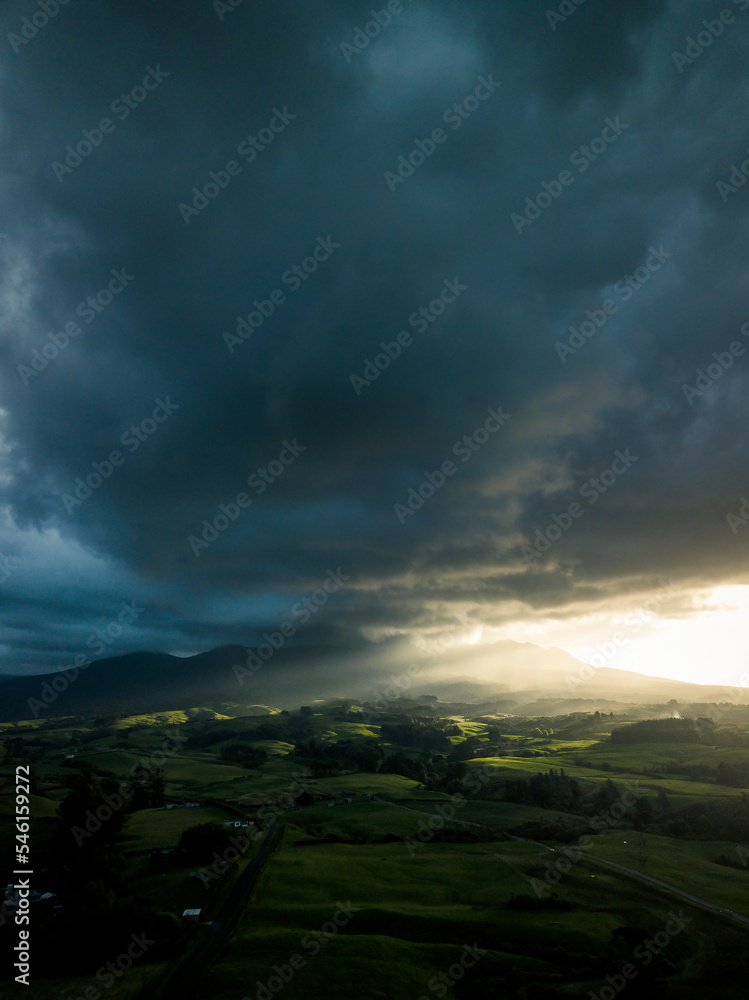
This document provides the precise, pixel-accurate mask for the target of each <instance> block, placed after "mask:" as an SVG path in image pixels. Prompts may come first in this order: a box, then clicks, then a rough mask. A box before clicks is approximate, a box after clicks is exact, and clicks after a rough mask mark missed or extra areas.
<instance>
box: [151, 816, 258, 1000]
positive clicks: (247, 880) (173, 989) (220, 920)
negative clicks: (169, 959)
mask: <svg viewBox="0 0 749 1000" xmlns="http://www.w3.org/2000/svg"><path fill="white" fill-rule="evenodd" d="M275 832H276V824H275V823H271V825H270V826H269V827H268V831H267V833H266V834H265V836H264V837H263V840H262V842H261V844H260V847H259V849H258V852H257V854H256V855H255V857H254V858H253V859H252V861H250V863H249V864H248V865H247V867H246V868H245V870H244V871H243V872H242V874H241V875H240V876H239V878H238V879H237V881H236V883H235V884H234V886H233V887H232V889H231V892H230V893H229V895H228V896H227V898H226V900H225V902H224V904H223V906H222V907H221V909H220V910H219V912H218V913H217V914H216V916H215V917H214V919H213V920H212V921H211V922H210V923H208V924H206V925H205V926H206V927H207V930H206V933H205V934H204V935H203V939H202V940H201V941H199V942H198V944H197V945H196V946H195V947H194V948H193V950H192V951H191V952H190V953H189V954H188V955H186V956H185V958H184V960H183V962H182V964H181V965H180V967H179V968H178V969H177V970H176V972H175V974H174V975H173V976H172V978H171V979H170V980H169V982H168V983H167V984H166V987H165V988H164V992H163V1000H186V998H189V997H193V996H195V990H196V988H197V985H198V983H199V981H200V978H201V975H202V971H203V969H204V968H205V963H206V958H207V954H208V952H209V950H210V949H211V948H213V947H214V946H215V945H216V943H217V942H218V940H219V938H220V936H221V934H222V932H223V931H224V930H225V929H226V927H227V926H228V925H229V924H230V923H231V921H232V920H233V918H234V917H235V916H237V914H238V913H239V912H240V909H241V907H242V906H243V905H244V903H245V902H246V900H247V898H248V897H249V895H250V893H251V892H252V890H253V888H254V886H255V883H256V882H257V880H258V878H259V876H260V872H261V871H262V869H263V866H264V865H265V863H266V861H267V860H268V858H269V856H270V855H269V851H270V844H271V841H272V840H273V836H274V834H275Z"/></svg>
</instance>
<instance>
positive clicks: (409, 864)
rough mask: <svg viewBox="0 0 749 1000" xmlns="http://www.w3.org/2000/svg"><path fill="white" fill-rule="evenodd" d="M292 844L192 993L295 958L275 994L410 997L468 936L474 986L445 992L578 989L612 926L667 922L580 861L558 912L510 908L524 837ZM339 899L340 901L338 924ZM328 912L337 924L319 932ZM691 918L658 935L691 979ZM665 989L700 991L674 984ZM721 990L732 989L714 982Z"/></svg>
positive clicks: (269, 973) (260, 980) (636, 894)
mask: <svg viewBox="0 0 749 1000" xmlns="http://www.w3.org/2000/svg"><path fill="white" fill-rule="evenodd" d="M303 843H304V841H303V838H301V836H300V835H299V834H294V833H292V834H291V835H290V836H289V837H288V838H287V841H286V843H285V845H284V847H283V849H282V850H281V852H280V853H279V854H278V855H276V857H274V859H273V861H272V862H271V864H270V866H269V869H268V871H267V873H266V876H265V877H264V879H263V881H262V883H261V887H260V890H259V892H258V894H257V896H256V899H255V901H254V903H253V905H252V906H251V908H250V910H249V911H248V913H247V916H246V918H245V920H244V921H243V923H242V924H241V925H240V927H239V929H238V930H237V932H236V934H235V936H234V938H233V939H232V941H231V942H230V943H229V944H228V945H226V946H225V947H224V949H223V950H222V953H221V955H220V958H219V961H218V963H217V964H216V966H215V967H214V968H213V969H212V971H211V974H210V984H209V985H207V986H206V991H205V992H202V993H201V994H200V995H201V996H205V997H208V996H210V997H211V998H212V1000H213V998H215V1000H236V998H237V997H249V998H255V997H256V996H262V993H258V990H259V988H260V986H261V985H266V988H267V985H268V984H271V985H272V983H273V982H274V980H272V978H271V977H273V976H274V975H275V974H276V972H277V970H278V969H279V968H280V969H281V970H284V969H286V971H287V974H288V968H290V966H289V962H290V959H291V957H292V956H294V955H299V956H301V958H302V960H303V962H304V965H303V966H302V967H301V968H300V969H299V970H298V971H297V972H296V974H295V975H294V976H293V978H291V980H290V982H288V984H287V985H286V986H285V987H284V992H283V996H284V998H285V1000H286V998H287V1000H301V998H305V1000H306V998H308V997H309V996H321V995H325V996H328V997H349V996H351V995H352V994H351V991H352V989H354V990H355V993H356V996H357V998H361V1000H375V998H377V1000H380V998H382V1000H384V998H386V997H387V998H390V1000H416V998H418V997H420V996H425V995H426V996H433V995H434V993H433V992H432V991H431V989H430V985H429V984H430V980H432V979H433V977H434V976H437V975H438V974H439V972H440V971H445V972H446V971H447V970H448V969H449V967H450V966H451V965H454V963H455V962H456V961H457V960H459V958H460V956H461V955H462V954H464V945H466V944H468V945H471V946H473V945H474V943H475V944H477V945H478V947H479V948H480V949H484V950H485V954H483V955H482V956H481V957H480V960H479V961H478V963H477V966H476V969H475V972H474V973H473V974H472V982H469V981H468V976H466V979H465V980H464V982H463V983H461V986H462V987H463V990H464V992H460V993H459V994H458V993H455V992H452V991H450V990H448V991H447V992H446V993H445V994H444V995H446V996H448V997H449V996H458V995H460V996H462V997H473V996H478V995H479V993H478V991H479V990H481V989H483V988H485V987H486V986H487V984H497V985H499V984H500V983H503V984H507V986H508V987H509V986H512V989H513V990H514V992H513V991H512V990H511V991H510V992H509V993H507V994H505V995H507V996H519V995H520V990H521V989H522V988H523V985H524V984H525V983H530V982H535V983H546V984H547V985H548V986H549V987H552V986H555V987H563V993H558V994H557V993H555V994H554V995H558V996H561V995H565V996H581V995H585V991H587V990H589V989H599V988H600V987H601V986H603V985H605V980H604V975H605V974H606V972H609V971H618V970H617V969H616V968H613V969H612V967H611V964H610V959H609V958H608V948H609V944H610V940H611V935H612V931H613V930H614V929H615V928H616V927H618V926H621V925H627V926H632V927H636V928H642V930H643V933H656V932H657V931H658V930H659V929H660V928H662V927H663V926H665V925H666V924H667V922H668V920H669V907H668V904H667V903H666V904H664V903H663V902H662V901H661V900H659V899H656V898H654V897H650V896H648V895H647V894H646V893H643V892H642V891H641V890H640V889H639V888H638V887H633V886H628V885H627V884H626V883H622V882H621V881H617V880H615V879H613V878H609V877H607V876H606V875H605V874H604V875H600V876H596V877H591V874H590V872H589V871H586V870H585V866H582V865H581V866H579V867H578V868H577V869H575V870H573V871H572V872H571V873H570V874H569V875H568V876H567V877H566V878H565V881H564V884H563V885H562V886H561V887H560V888H559V890H558V892H559V895H560V896H561V897H563V898H565V899H566V900H567V901H568V903H569V905H570V909H569V910H566V911H559V910H554V909H549V910H516V909H508V908H507V907H506V903H507V901H508V900H509V898H510V896H511V895H513V894H515V893H527V892H529V889H530V878H531V877H532V873H533V872H534V871H536V869H537V868H538V867H539V865H540V864H541V862H542V860H544V859H543V858H542V856H541V854H540V852H539V851H538V850H537V849H536V848H533V847H532V846H529V845H525V844H517V843H515V844H501V845H497V844H491V845H486V844H470V845H434V844H429V845H425V846H424V848H423V850H422V851H420V852H418V853H417V854H416V855H415V856H414V857H409V856H408V854H407V853H405V852H404V851H403V850H402V848H401V845H396V844H386V845H362V846H347V845H314V846H307V847H304V846H302V845H303ZM339 904H343V905H344V907H349V914H350V915H349V917H348V919H344V917H342V916H340V914H341V910H340V907H339ZM336 913H338V914H339V920H340V922H341V923H342V926H341V927H340V929H339V930H337V932H336V933H335V934H333V933H332V932H331V934H330V936H329V937H326V935H325V929H327V930H329V931H332V928H333V927H334V924H331V923H330V921H331V920H332V918H333V917H334V916H335V915H336ZM702 921H703V918H702V917H701V916H700V915H695V916H694V918H693V922H692V924H690V925H689V927H690V929H689V932H684V934H683V937H681V938H678V937H674V939H673V941H672V942H671V943H670V944H669V957H670V958H671V959H672V961H674V962H677V963H679V964H680V965H683V966H684V967H685V969H689V971H690V974H692V975H693V976H694V975H700V974H701V973H700V970H701V969H702V965H701V962H704V960H705V959H706V958H707V954H708V952H709V951H710V948H711V947H712V945H710V946H706V945H704V944H701V943H700V941H701V937H702V936H703V932H704V927H705V926H707V925H705V924H704V923H703V922H702ZM692 927H694V931H693V930H692ZM321 931H322V936H321V937H319V938H316V937H315V934H314V932H321ZM726 935H727V938H728V939H730V941H731V942H732V943H734V945H735V943H736V942H737V941H738V940H739V939H740V936H739V935H735V932H733V931H731V930H727V931H726ZM322 942H324V943H322ZM695 955H696V956H697V959H695ZM690 963H691V968H690ZM297 964H299V963H298V961H297ZM591 964H592V965H594V966H595V965H598V967H599V968H600V976H598V977H597V978H595V979H591V978H590V977H589V975H588V974H587V973H584V974H583V975H584V976H588V977H587V978H579V968H590V966H591ZM729 971H730V970H729ZM499 995H502V994H499ZM549 995H551V994H549ZM663 995H664V996H665V994H663ZM668 995H669V996H671V995H672V994H668ZM677 995H679V996H681V997H684V998H689V1000H691V998H693V997H694V998H696V997H698V996H702V995H703V994H701V993H699V992H697V991H691V990H690V989H689V987H688V986H686V985H684V986H683V987H682V986H680V992H679V993H678V994H677V993H674V994H673V996H677ZM720 995H721V996H722V997H729V998H731V1000H733V998H738V997H739V996H741V995H742V994H741V991H740V989H738V990H734V991H731V990H730V989H726V990H725V991H724V992H721V994H720Z"/></svg>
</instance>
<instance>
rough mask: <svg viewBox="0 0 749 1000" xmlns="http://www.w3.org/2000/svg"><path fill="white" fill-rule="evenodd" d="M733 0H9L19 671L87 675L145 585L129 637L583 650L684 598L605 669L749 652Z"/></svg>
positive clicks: (8, 204)
mask: <svg viewBox="0 0 749 1000" xmlns="http://www.w3.org/2000/svg"><path fill="white" fill-rule="evenodd" d="M724 2H725V6H722V5H721V3H707V2H705V3H703V2H701V0H694V2H691V3H689V4H683V3H678V2H671V3H668V2H665V0H616V2H615V0H605V2H604V0H587V2H583V3H582V4H581V5H580V6H579V7H575V6H574V4H572V3H566V4H565V3H563V4H561V8H560V7H556V6H554V7H549V6H547V3H546V2H540V0H516V2H510V0H496V2H492V3H485V2H479V0H475V2H473V3H464V2H461V3H458V2H454V0H404V2H403V4H402V5H401V4H399V3H397V2H392V3H391V4H390V7H389V9H388V6H387V4H386V3H385V2H384V0H379V2H378V3H377V4H375V5H374V6H372V4H368V3H363V2H362V3H360V2H352V0H335V2H332V0H272V2H271V0H246V2H239V3H238V2H237V0H233V4H234V6H231V5H229V4H228V3H227V4H223V3H221V2H217V3H216V4H213V3H211V2H210V0H184V2H181V3H180V4H138V3H135V4H127V5H124V6H123V5H122V4H115V3H112V2H108V0H95V2H89V0H70V2H69V3H67V4H63V5H62V6H61V7H60V9H59V11H58V12H57V13H55V8H56V7H57V6H58V5H57V3H54V2H51V0H50V2H48V3H47V4H46V8H47V11H48V13H47V14H45V13H44V10H43V9H44V5H43V4H39V3H32V2H30V0H12V2H7V3H6V4H5V6H4V8H3V12H2V15H1V17H2V25H1V27H2V36H3V39H4V44H3V47H2V54H1V55H0V130H1V138H2V143H1V144H0V171H1V173H0V185H1V190H2V200H3V211H2V217H1V218H0V230H1V231H2V235H1V236H0V280H1V281H2V290H1V299H0V322H1V330H0V352H1V354H0V380H1V384H0V407H1V408H2V410H1V412H0V416H1V417H2V423H1V424H0V446H1V451H0V461H1V464H0V483H1V484H2V492H3V497H4V500H3V504H4V506H3V513H2V519H1V520H0V553H1V555H2V559H1V560H0V576H1V577H2V579H1V580H0V601H1V602H2V614H1V621H2V636H1V641H2V646H1V647H0V670H3V671H6V672H16V673H21V672H27V671H28V672H40V671H42V670H50V669H56V668H61V667H64V666H67V665H68V664H69V663H70V662H71V661H72V659H73V657H74V656H75V654H77V653H80V652H81V651H82V650H83V651H85V650H86V648H87V641H88V639H89V637H90V636H91V634H92V630H93V629H95V628H99V629H102V628H106V627H107V625H108V623H111V622H115V621H116V620H117V616H118V614H119V613H120V610H121V607H122V602H126V603H129V602H135V604H136V607H137V608H138V609H142V610H138V613H137V617H135V618H134V619H133V620H132V621H130V623H129V624H127V625H126V626H125V627H124V630H123V631H122V633H121V634H120V635H118V636H117V637H116V638H113V640H112V644H111V646H109V647H108V649H110V650H111V652H112V653H120V652H126V651H131V650H135V649H153V650H161V651H166V652H173V653H179V654H183V655H184V654H188V653H194V652H197V651H200V650H203V649H208V648H212V647H214V646H218V645H222V644H227V643H235V642H236V643H242V644H252V643H255V642H257V641H260V639H261V636H262V632H263V631H264V630H265V629H267V628H271V629H273V628H278V627H279V624H280V623H281V622H282V621H284V620H286V619H288V620H290V621H294V622H295V623H296V624H297V625H299V626H300V627H299V628H298V629H297V633H296V635H295V637H294V640H295V641H305V640H306V641H311V640H312V639H313V638H315V637H318V636H319V637H322V636H324V637H326V638H327V639H331V638H332V639H333V640H334V641H341V642H346V641H351V640H352V639H355V638H357V637H361V636H364V637H365V638H367V639H377V638H380V637H382V636H384V635H391V634H394V633H402V634H404V635H407V636H410V637H412V638H414V639H417V640H426V639H434V638H437V637H439V635H440V634H442V633H443V632H445V633H450V634H452V635H455V634H459V635H461V634H462V635H464V638H465V640H466V641H471V642H478V641H488V640H491V639H493V638H502V637H510V638H515V639H524V640H530V641H533V642H539V643H540V644H541V645H553V644H556V645H561V646H563V647H564V648H566V649H568V650H570V651H572V652H575V653H576V654H577V655H581V656H582V657H583V658H590V656H591V654H592V651H593V649H594V647H595V646H596V644H600V643H603V642H604V641H605V640H606V638H607V636H609V635H611V634H612V633H613V632H615V631H616V630H617V628H618V626H617V624H616V623H617V622H618V621H620V620H621V618H622V616H625V615H626V614H627V613H628V612H629V611H631V610H633V609H636V608H638V607H641V606H642V605H643V602H645V601H646V600H648V599H653V600H655V602H656V603H655V604H652V603H651V605H650V607H651V609H654V614H655V617H656V618H658V621H657V622H655V621H649V623H648V624H647V625H646V626H643V628H642V629H640V630H639V632H638V635H637V637H635V636H634V634H633V633H632V632H631V626H630V633H628V634H630V636H631V638H632V640H633V641H632V642H631V643H629V646H628V649H627V650H625V651H624V654H622V656H620V657H618V659H617V662H611V663H609V664H608V665H611V666H628V667H630V668H635V669H637V668H639V669H643V670H646V671H648V672H656V667H657V666H658V665H659V664H660V665H661V666H662V670H661V671H660V672H662V673H664V674H669V675H670V676H682V677H684V678H686V679H697V680H699V679H704V680H711V681H715V680H723V681H724V682H725V683H736V681H735V679H733V680H732V678H735V677H736V675H737V671H738V670H739V669H740V667H741V664H742V663H744V664H746V665H747V666H748V667H749V661H748V660H747V657H746V655H745V648H746V646H745V641H744V640H743V638H742V637H743V634H744V631H745V630H744V631H742V632H741V636H739V633H738V631H736V629H737V622H738V621H739V620H740V619H739V618H738V617H737V616H739V615H740V614H742V613H745V611H744V612H741V611H740V610H738V611H737V610H736V609H737V608H739V609H740V608H741V607H744V608H745V604H746V602H745V598H744V597H743V595H744V594H745V593H746V591H744V590H742V589H740V587H739V585H743V584H745V583H747V565H748V563H747V560H748V558H749V523H747V524H744V523H743V520H744V519H743V517H741V518H739V513H740V510H741V507H742V497H745V496H749V472H748V471H747V468H748V467H747V431H748V428H749V420H748V417H749V404H748V402H747V400H748V398H749V397H747V392H746V389H747V383H748V381H749V378H748V373H749V350H747V348H749V326H746V325H745V324H747V323H748V322H749V299H748V298H747V291H748V290H749V270H748V269H747V259H748V251H747V247H748V246H749V242H748V238H749V227H747V221H746V220H747V205H748V204H749V202H748V201H747V198H748V195H747V187H749V185H747V186H743V185H745V181H746V178H745V176H744V175H743V174H742V173H741V164H742V162H744V161H746V159H747V157H749V151H748V149H749V131H747V127H746V115H745V109H746V102H747V91H748V90H749V84H748V83H747V79H746V74H745V67H746V57H747V37H748V36H747V26H748V25H749V10H746V11H745V10H742V8H744V7H747V8H749V0H740V2H731V0H724ZM560 9H561V11H562V14H557V15H554V14H553V13H547V12H548V11H552V12H554V11H557V12H558V11H559V10H560ZM372 10H374V11H375V12H382V13H378V18H377V19H376V20H373V18H372V14H371V11H372ZM568 10H572V11H573V13H571V14H570V15H569V16H567V15H566V14H565V12H566V11H568ZM721 11H725V13H724V14H723V21H722V22H721V21H720V17H721ZM32 15H33V17H32ZM24 18H27V19H28V18H32V19H31V20H26V21H24ZM388 18H389V22H388ZM45 20H46V23H44V22H45ZM378 21H379V22H380V23H378ZM705 21H707V22H708V25H709V26H710V27H706V26H705V24H704V22H705ZM690 36H691V38H692V41H691V43H690V42H688V39H689V38H690ZM708 41H709V43H710V44H709V45H708V44H707V43H708ZM734 165H735V166H736V167H737V168H738V169H737V170H735V171H734V172H733V182H731V174H732V167H733V166H734ZM745 165H746V170H747V173H748V174H749V162H746V163H745ZM211 175H213V176H211ZM719 182H720V183H719ZM206 185H208V186H207V187H206ZM255 302H257V305H255V304H254V303H255ZM420 310H422V312H421V313H420ZM263 313H265V315H263ZM240 317H241V318H242V319H243V322H242V323H238V319H239V318H240ZM581 324H582V327H581ZM238 326H239V335H238V334H237V328H238ZM742 327H743V328H744V329H743V332H742ZM383 344H384V345H385V348H383V346H382V345H383ZM732 345H733V348H732ZM388 352H389V355H390V356H388ZM714 354H717V355H718V359H717V360H716V359H715V358H714ZM721 359H722V360H721ZM708 366H712V368H711V369H709V368H708ZM699 369H701V370H702V372H703V373H704V374H703V376H701V377H700V381H697V379H698V374H697V373H698V370H699ZM709 371H712V375H710V374H709ZM373 375H376V378H373V377H372V376H373ZM685 387H686V388H685ZM131 428H134V430H133V429H131ZM466 438H467V440H464V439H466ZM113 452H114V453H115V455H114V456H113V455H112V453H113ZM94 463H97V464H98V467H99V468H98V472H97V469H96V466H95V465H94ZM446 463H447V464H446ZM443 467H444V471H440V470H443ZM260 470H266V471H265V472H261V471H260ZM438 472H440V474H441V476H442V477H444V484H441V479H440V475H436V476H433V477H432V481H431V482H430V481H429V477H428V476H427V475H426V474H427V473H429V474H432V473H438ZM250 477H253V478H250ZM79 479H80V480H81V482H78V480H79ZM87 480H88V484H87V483H86V481H87ZM76 490H77V492H76ZM410 491H411V492H410ZM89 492H90V495H88V494H89ZM419 493H420V494H421V495H420V496H419ZM431 494H433V495H431ZM239 495H244V496H243V498H240V499H241V503H242V504H246V505H245V506H242V505H241V504H240V503H238V502H237V498H238V496H239ZM409 499H410V502H411V506H410V507H409V506H408V504H409ZM250 500H251V503H247V501H250ZM419 501H421V505H419ZM221 505H224V512H223V513H222V508H221ZM416 508H418V509H416ZM744 511H745V513H746V514H749V505H746V507H745V508H744ZM728 514H733V515H735V517H734V520H733V521H731V520H730V519H729V518H727V515H728ZM217 517H218V521H217V522H216V518H217ZM747 520H748V521H749V518H747ZM206 521H207V522H208V525H206V524H205V522H206ZM550 526H551V530H548V529H549V528H550ZM214 536H215V540H213V539H214ZM547 543H548V544H547ZM329 571H333V572H336V571H338V572H339V573H340V574H342V576H341V579H342V578H343V577H346V578H348V579H346V580H345V582H344V583H343V585H341V586H339V587H338V588H337V589H336V590H335V591H334V592H333V593H330V594H326V595H325V600H324V603H322V601H323V599H322V598H320V597H318V601H319V602H320V603H319V605H318V606H315V610H314V613H313V612H310V616H309V621H308V622H304V623H303V622H302V621H301V614H300V613H299V612H297V613H296V615H294V612H293V609H294V608H295V607H296V606H297V602H299V601H301V600H302V598H304V597H305V596H307V595H310V594H311V593H312V592H314V591H316V590H319V589H320V588H321V587H322V586H323V582H324V581H325V580H326V579H330V578H329V577H328V576H327V574H328V572H329ZM664 580H669V581H671V583H670V589H669V591H668V593H666V592H664V590H663V581H664ZM718 588H729V589H723V590H720V589H718ZM737 588H738V589H737ZM331 589H332V588H331ZM716 593H717V594H718V597H717V598H716V597H715V594H716ZM659 595H660V596H659ZM711 595H713V596H711ZM721 595H723V597H721ZM724 598H725V599H724ZM742 601H743V602H744V604H742ZM313 606H314V605H313ZM130 617H131V618H132V617H133V616H132V615H131V616H130ZM664 629H665V630H666V632H665V633H664ZM684 629H691V630H692V632H691V633H690V635H691V637H689V638H688V640H686V639H685V638H684V637H685V635H686V633H685V632H684ZM456 630H457V632H456ZM113 631H117V630H116V629H114V630H113ZM734 631H736V634H735V635H734ZM646 633H647V636H646ZM664 634H666V635H673V637H674V639H676V638H677V637H678V636H680V637H681V639H680V641H681V642H682V646H680V647H678V648H677V645H678V644H677V645H669V643H668V642H664V641H663V636H664ZM698 634H699V635H698ZM648 637H649V638H648ZM635 638H636V640H637V641H636V642H635ZM698 639H699V641H698ZM643 642H645V646H647V643H648V642H650V645H649V646H647V649H646V648H645V646H643V645H642V643H643ZM638 643H639V644H640V645H638ZM700 643H701V645H700ZM682 650H683V651H684V652H688V651H689V650H692V652H693V654H694V655H697V653H696V652H695V651H697V650H698V651H699V652H698V655H699V657H700V660H699V662H698V661H697V660H696V659H694V658H693V659H692V660H691V661H688V659H685V660H683V661H682V660H681V659H680V657H681V656H682ZM625 654H626V656H625ZM627 657H629V658H628V659H627Z"/></svg>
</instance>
